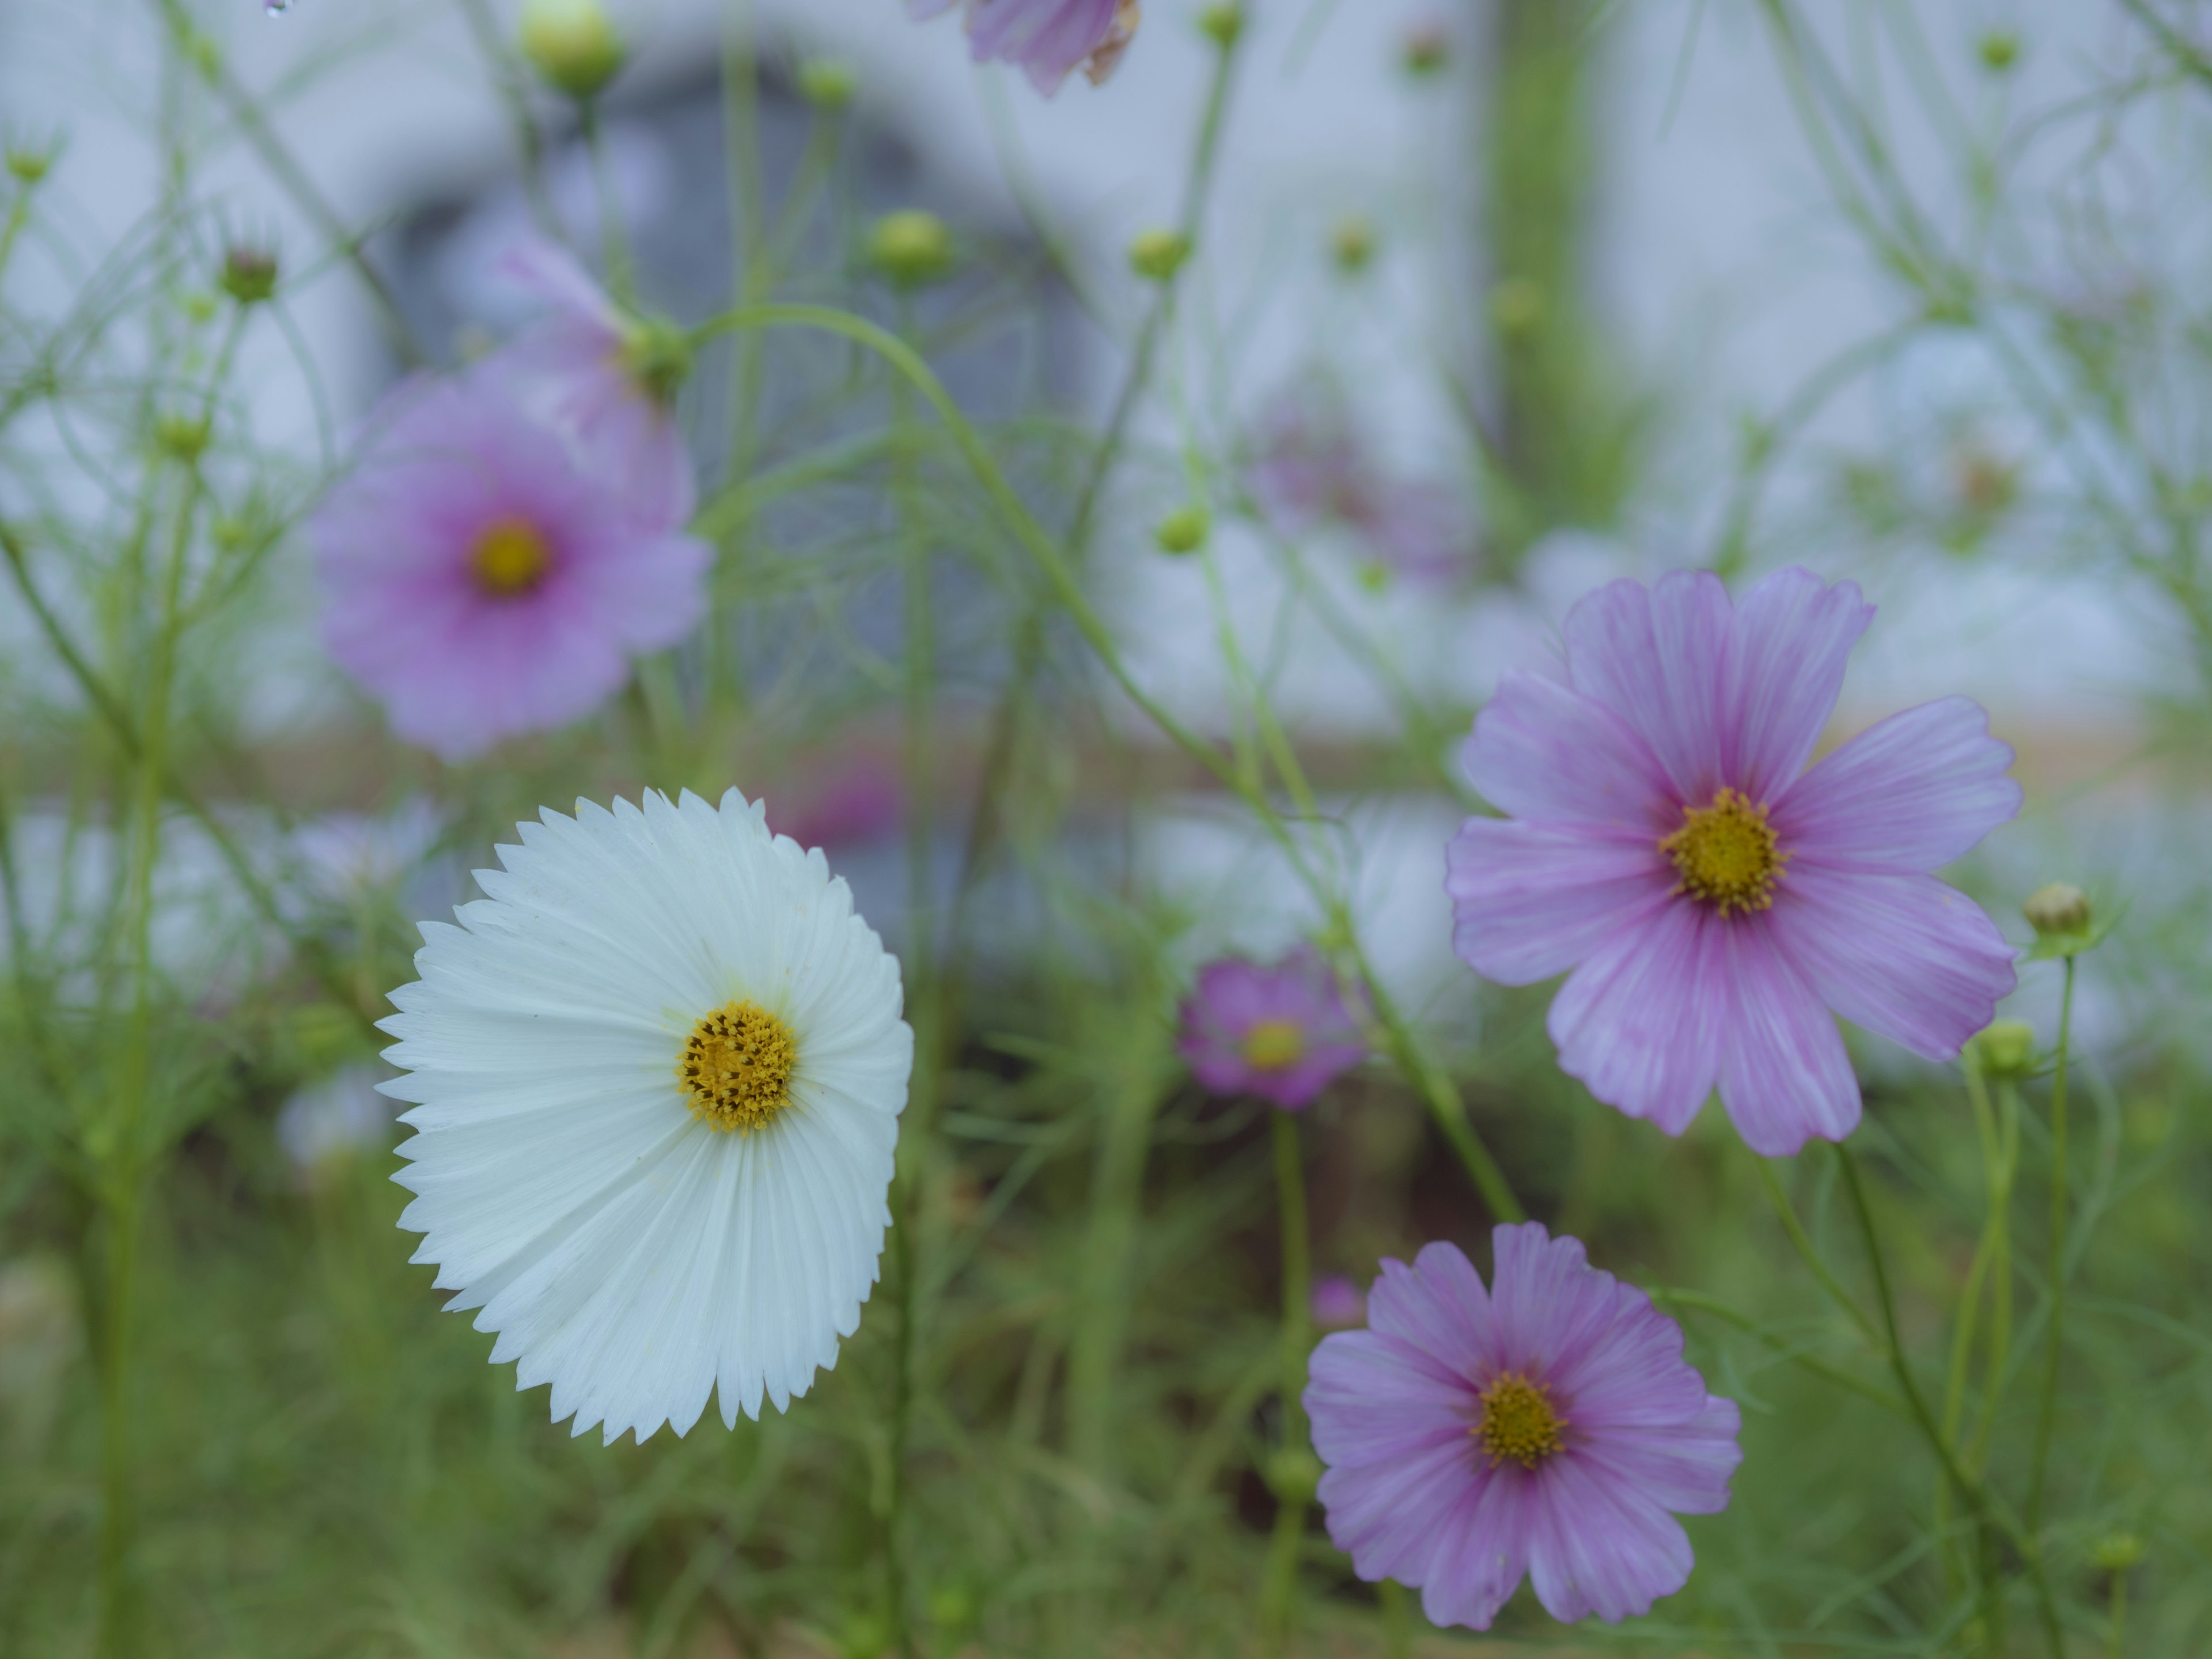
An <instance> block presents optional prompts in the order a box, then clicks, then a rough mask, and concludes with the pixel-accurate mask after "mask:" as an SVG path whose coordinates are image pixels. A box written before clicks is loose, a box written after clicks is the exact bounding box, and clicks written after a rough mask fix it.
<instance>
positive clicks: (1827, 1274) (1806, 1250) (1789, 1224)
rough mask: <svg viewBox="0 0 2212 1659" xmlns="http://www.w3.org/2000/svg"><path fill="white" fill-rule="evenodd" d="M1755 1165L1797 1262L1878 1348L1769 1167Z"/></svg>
mask: <svg viewBox="0 0 2212 1659" xmlns="http://www.w3.org/2000/svg"><path fill="white" fill-rule="evenodd" d="M1758 1164H1759V1179H1760V1181H1762V1182H1765V1187H1766V1195H1767V1197H1768V1198H1769V1199H1771V1200H1772V1201H1773V1204H1774V1213H1775V1216H1776V1218H1778V1219H1779V1220H1780V1221H1781V1223H1782V1231H1784V1232H1785V1233H1787V1234H1788V1235H1789V1236H1790V1244H1791V1246H1792V1247H1793V1248H1794V1249H1796V1252H1797V1255H1798V1256H1799V1258H1800V1259H1801V1260H1802V1261H1803V1262H1804V1263H1805V1265H1806V1267H1808V1268H1809V1269H1811V1270H1812V1274H1813V1277H1814V1279H1817V1280H1819V1281H1820V1288H1821V1289H1822V1290H1824V1291H1826V1292H1827V1293H1828V1299H1829V1300H1830V1301H1831V1302H1833V1303H1834V1304H1836V1305H1837V1306H1838V1308H1841V1309H1842V1310H1844V1312H1845V1313H1846V1314H1849V1315H1850V1321H1851V1323H1852V1324H1854V1325H1856V1326H1857V1327H1858V1328H1859V1334H1860V1335H1862V1336H1863V1337H1865V1338H1866V1339H1867V1340H1868V1341H1869V1342H1872V1343H1874V1344H1875V1345H1876V1346H1880V1344H1881V1334H1880V1333H1879V1332H1877V1331H1876V1330H1875V1327H1874V1322H1873V1321H1872V1320H1871V1319H1869V1318H1868V1317H1867V1316H1866V1310H1864V1309H1863V1308H1862V1307H1860V1306H1859V1304H1858V1299H1857V1297H1854V1296H1852V1294H1851V1293H1850V1291H1847V1290H1845V1289H1844V1285H1843V1281H1842V1280H1841V1279H1838V1278H1837V1277H1836V1275H1835V1274H1834V1273H1832V1272H1831V1271H1830V1270H1829V1267H1828V1264H1827V1263H1826V1262H1825V1261H1821V1260H1820V1252H1819V1251H1818V1250H1816V1249H1814V1248H1813V1240H1812V1236H1811V1235H1810V1234H1808V1232H1806V1231H1805V1224H1804V1223H1803V1222H1802V1221H1800V1220H1799V1219H1798V1218H1797V1209H1796V1206H1795V1205H1793V1204H1791V1203H1790V1194H1788V1193H1786V1192H1784V1191H1783V1190H1782V1182H1781V1178H1780V1177H1779V1176H1777V1175H1776V1174H1775V1173H1774V1165H1773V1164H1772V1163H1771V1161H1770V1160H1768V1159H1766V1158H1760V1159H1759V1160H1758Z"/></svg>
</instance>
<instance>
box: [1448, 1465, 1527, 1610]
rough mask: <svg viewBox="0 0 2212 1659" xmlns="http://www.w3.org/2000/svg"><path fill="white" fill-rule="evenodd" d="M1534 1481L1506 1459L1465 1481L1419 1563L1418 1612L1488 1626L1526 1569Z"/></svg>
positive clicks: (1516, 1587) (1511, 1595)
mask: <svg viewBox="0 0 2212 1659" xmlns="http://www.w3.org/2000/svg"><path fill="white" fill-rule="evenodd" d="M1480 1461H1481V1460H1480V1459H1479V1458H1478V1459H1477V1460H1476V1462H1478V1463H1480ZM1534 1486H1535V1482H1534V1480H1530V1479H1529V1478H1528V1475H1527V1474H1524V1473H1523V1472H1522V1470H1521V1469H1519V1468H1515V1467H1513V1466H1511V1465H1506V1466H1504V1467H1502V1468H1497V1469H1493V1470H1491V1471H1490V1472H1489V1478H1488V1480H1486V1481H1482V1480H1470V1481H1468V1486H1467V1490H1466V1491H1465V1492H1462V1494H1461V1496H1460V1500H1459V1502H1458V1503H1457V1504H1454V1505H1453V1506H1452V1508H1451V1510H1450V1511H1449V1513H1448V1514H1447V1515H1446V1516H1444V1518H1443V1523H1442V1524H1441V1525H1439V1526H1438V1527H1437V1530H1436V1534H1435V1542H1434V1546H1433V1547H1432V1549H1431V1552H1430V1554H1429V1559H1428V1560H1427V1561H1426V1562H1425V1564H1424V1565H1422V1567H1421V1569H1420V1575H1421V1576H1420V1585H1421V1612H1422V1613H1423V1615H1424V1616H1425V1618H1426V1619H1427V1620H1428V1621H1429V1622H1430V1623H1431V1624H1432V1625H1435V1626H1438V1627H1439V1628H1448V1627H1449V1626H1453V1625H1464V1626H1467V1627H1468V1629H1470V1630H1488V1629H1489V1628H1490V1626H1491V1621H1492V1620H1494V1619H1496V1618H1497V1617H1498V1609H1499V1608H1501V1607H1504V1605H1505V1604H1506V1603H1507V1602H1508V1601H1511V1600H1512V1599H1513V1592H1514V1591H1515V1590H1516V1589H1520V1588H1521V1580H1522V1577H1523V1576H1524V1575H1525V1574H1526V1573H1527V1572H1528V1534H1529V1528H1530V1522H1531V1518H1532V1515H1533V1511H1534V1504H1535V1492H1534Z"/></svg>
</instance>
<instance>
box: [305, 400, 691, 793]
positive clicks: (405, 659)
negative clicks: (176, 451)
mask: <svg viewBox="0 0 2212 1659" xmlns="http://www.w3.org/2000/svg"><path fill="white" fill-rule="evenodd" d="M371 424H372V429H373V430H374V434H375V435H374V438H373V440H372V441H371V442H370V444H369V446H368V450H367V452H366V453H364V454H363V455H362V458H361V459H360V461H359V462H358V464H357V465H356V468H355V470H354V471H352V472H351V473H350V474H349V475H348V476H347V477H344V478H343V480H341V481H340V482H339V483H338V484H337V486H336V487H335V488H334V489H331V493H330V494H329V495H327V496H326V497H325V499H324V501H323V503H322V505H321V507H319V508H318V509H317V511H316V513H315V517H314V520H313V525H312V526H311V533H312V535H313V540H314V544H315V548H316V552H317V561H318V566H319V571H320V574H321V577H322V584H323V590H324V593H325V601H326V604H325V611H324V617H323V635H324V639H325V642H326V643H327V645H328V646H329V647H330V652H331V655H332V656H333V657H335V658H337V661H338V665H339V666H341V667H342V668H343V669H344V670H345V671H347V672H348V673H349V674H350V675H352V676H353V678H355V679H356V680H357V681H359V682H360V684H362V687H363V688H364V689H366V690H368V692H369V694H370V695H371V696H374V697H375V698H376V699H377V700H378V701H379V702H382V703H383V705H384V708H385V712H386V714H387V715H388V716H389V717H390V719H391V721H392V730H393V731H394V732H398V734H399V736H401V737H402V738H406V739H407V740H408V741H410V742H411V743H419V744H422V745H423V746H424V747H426V748H428V749H432V750H436V751H437V752H438V753H439V754H440V755H442V756H443V757H446V758H447V760H455V761H457V760H462V759H465V758H467V757H471V756H473V755H477V754H479V753H481V752H483V750H486V749H488V748H489V747H490V746H491V745H492V744H495V743H496V742H498V741H499V740H500V739H501V738H507V737H512V736H514V735H517V734H519V733H521V732H544V731H550V730H553V729H554V728H556V727H558V726H565V725H567V724H568V722H569V721H571V720H576V719H579V718H580V717H581V716H582V715H584V714H588V713H590V712H591V710H592V709H593V708H596V707H598V706H599V703H600V702H604V701H605V699H606V698H607V697H608V696H611V694H612V693H613V692H614V691H615V690H617V689H618V688H619V687H620V686H621V685H622V684H623V682H624V681H625V680H626V679H627V678H629V657H630V656H631V655H632V654H633V653H638V652H643V651H651V650H657V649H659V648H660V647H664V646H668V645H672V644H674V643H675V642H676V641H678V639H681V638H682V637H683V636H684V634H685V633H687V632H688V631H690V628H691V626H692V624H693V623H696V621H697V620H698V619H699V617H701V616H702V614H703V613H704V611H705V609H706V588H705V580H704V579H705V576H706V572H707V566H708V561H709V558H710V556H711V553H710V550H709V549H708V546H707V544H705V543H704V542H702V541H699V540H696V539H695V538H692V537H690V536H685V535H681V534H678V533H675V532H674V531H673V529H672V528H671V527H667V526H663V527H659V528H653V527H649V526H646V525H643V524H641V522H640V520H639V519H638V517H637V515H636V513H635V506H634V503H633V502H632V501H630V500H629V499H628V498H627V497H626V496H625V495H624V494H623V492H621V491H620V490H618V489H615V488H614V487H613V486H612V485H611V484H610V483H609V482H608V481H607V480H606V479H605V477H604V476H602V475H599V474H597V473H594V472H591V471H586V470H584V469H583V468H582V467H580V465H579V464H578V460H577V455H576V452H575V449H574V445H573V443H572V442H571V441H569V440H568V438H566V437H564V436H563V435H561V434H559V433H557V432H556V431H554V430H552V429H550V428H548V427H546V426H545V425H544V423H543V422H540V421H538V420H536V419H534V418H532V416H530V415H528V414H526V412H524V411H523V410H521V409H520V408H518V407H517V406H516V405H515V404H514V403H513V401H512V400H511V399H510V398H508V397H507V395H506V392H505V387H504V386H503V384H502V383H501V382H500V381H499V380H497V379H495V378H486V377H483V376H481V375H475V374H471V375H465V376H462V377H460V378H459V379H454V380H411V381H409V382H408V383H406V384H405V385H404V386H400V387H399V388H398V389H397V390H396V391H395V392H393V393H392V396H391V397H390V398H387V399H386V403H385V405H384V407H383V408H382V409H380V410H379V411H378V414H377V416H375V417H374V420H373V421H372V423H371Z"/></svg>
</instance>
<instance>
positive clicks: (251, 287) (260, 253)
mask: <svg viewBox="0 0 2212 1659" xmlns="http://www.w3.org/2000/svg"><path fill="white" fill-rule="evenodd" d="M219 280H220V281H221V282H222V291H223V292H224V293H225V294H228V295H230V297H231V298H232V299H234V300H235V301H237V302H238V303H239V304H240V305H242V306H258V305H259V304H261V303H262V302H263V301H265V300H267V299H268V298H269V297H270V295H273V294H275V293H276V255H275V254H274V253H272V252H270V251H269V250H268V249H266V248H258V247H246V246H234V247H230V248H226V249H225V250H224V251H223V256H222V277H221V278H220V279H219Z"/></svg>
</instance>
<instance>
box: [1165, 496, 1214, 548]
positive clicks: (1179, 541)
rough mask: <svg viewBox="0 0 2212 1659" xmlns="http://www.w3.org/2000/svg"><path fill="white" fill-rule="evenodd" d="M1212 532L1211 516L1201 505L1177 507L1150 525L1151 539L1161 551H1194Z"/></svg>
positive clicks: (1201, 545) (1204, 543)
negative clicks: (1156, 522)
mask: <svg viewBox="0 0 2212 1659" xmlns="http://www.w3.org/2000/svg"><path fill="white" fill-rule="evenodd" d="M1212 534H1213V520H1212V515H1211V514H1209V513H1207V512H1206V509H1205V508H1204V507H1177V508H1176V510H1175V511H1174V512H1172V513H1169V514H1168V515H1167V517H1165V518H1164V519H1162V520H1160V521H1159V523H1158V524H1156V525H1154V526H1152V540H1153V542H1154V543H1155V544H1157V545H1158V548H1159V550H1160V551H1161V552H1163V553H1175V554H1183V553H1195V552H1197V551H1198V550H1199V549H1200V548H1201V547H1204V546H1205V545H1206V538H1208V537H1210V536H1211V535H1212Z"/></svg>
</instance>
